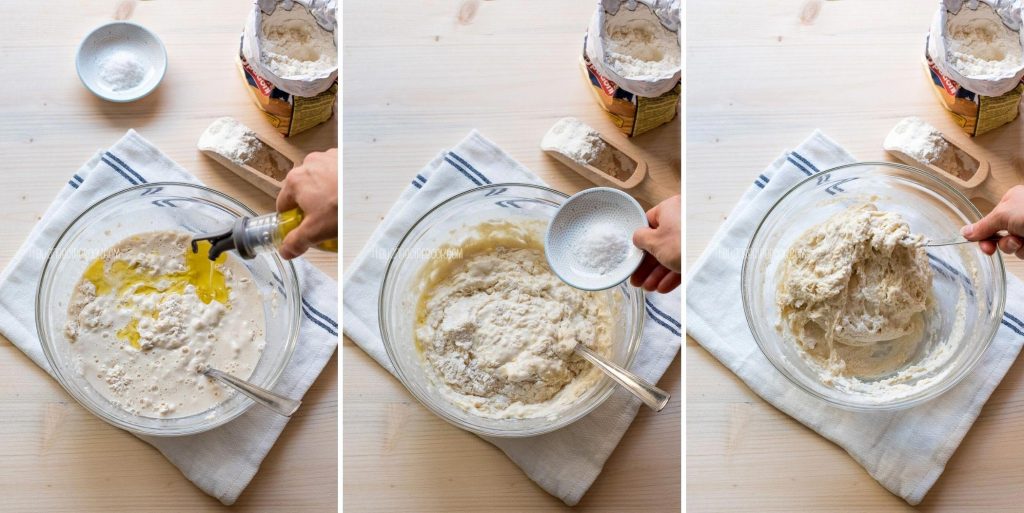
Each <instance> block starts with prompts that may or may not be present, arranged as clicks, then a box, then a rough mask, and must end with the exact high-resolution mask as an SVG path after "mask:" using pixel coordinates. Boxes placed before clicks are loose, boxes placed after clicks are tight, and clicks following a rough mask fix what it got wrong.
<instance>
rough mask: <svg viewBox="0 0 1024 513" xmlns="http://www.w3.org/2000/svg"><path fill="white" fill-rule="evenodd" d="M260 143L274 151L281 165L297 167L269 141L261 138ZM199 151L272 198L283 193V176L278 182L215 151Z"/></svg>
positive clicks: (289, 168) (275, 157) (266, 174)
mask: <svg viewBox="0 0 1024 513" xmlns="http://www.w3.org/2000/svg"><path fill="white" fill-rule="evenodd" d="M260 141H263V144H266V145H267V147H268V148H270V149H271V150H273V154H274V159H275V160H276V161H277V162H279V163H287V166H286V167H287V169H288V170H291V169H292V168H293V167H295V162H294V161H292V160H291V159H289V158H288V157H286V156H284V153H281V152H280V151H279V150H278V149H277V148H274V147H273V146H271V145H270V144H268V143H267V141H265V140H263V139H262V138H260ZM199 151H202V152H203V153H205V154H206V155H208V156H209V157H210V158H212V159H213V160H216V161H217V162H218V163H220V165H222V166H224V167H226V168H228V169H230V170H231V171H232V172H233V173H235V174H236V175H238V176H240V177H242V179H244V180H245V181H247V182H249V183H251V184H253V185H254V186H256V187H257V188H258V189H259V190H261V191H263V192H265V193H267V194H269V195H270V197H271V198H276V197H277V195H278V193H280V192H281V187H282V185H283V184H282V182H283V181H284V176H282V177H281V179H280V180H278V179H276V178H274V177H273V176H271V175H270V174H268V173H265V172H264V171H262V170H259V169H256V168H254V167H252V166H249V165H245V164H238V163H237V162H235V161H233V160H231V159H229V158H227V157H225V156H224V155H221V154H219V153H217V152H215V151H213V150H199ZM284 174H287V171H285V173H284Z"/></svg>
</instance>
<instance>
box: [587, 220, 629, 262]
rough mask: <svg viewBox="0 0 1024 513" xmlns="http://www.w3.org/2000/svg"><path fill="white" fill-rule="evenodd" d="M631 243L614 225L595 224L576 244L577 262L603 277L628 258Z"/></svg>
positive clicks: (588, 228)
mask: <svg viewBox="0 0 1024 513" xmlns="http://www.w3.org/2000/svg"><path fill="white" fill-rule="evenodd" d="M631 245H632V242H631V241H630V240H629V237H628V236H627V235H626V234H625V233H623V231H622V230H621V229H619V228H618V227H617V226H615V225H614V224H611V223H608V222H597V223H593V224H591V225H590V226H588V227H587V229H586V230H585V231H584V232H583V236H582V237H581V238H580V240H579V242H578V243H577V244H576V247H575V250H574V255H575V257H576V260H577V262H578V263H579V264H580V265H581V266H583V267H584V268H586V269H587V270H592V271H594V272H596V273H597V274H600V275H605V274H608V273H609V272H611V271H612V270H614V269H615V268H616V267H618V266H619V265H621V264H622V262H623V261H625V260H626V257H627V256H629V248H630V246H631Z"/></svg>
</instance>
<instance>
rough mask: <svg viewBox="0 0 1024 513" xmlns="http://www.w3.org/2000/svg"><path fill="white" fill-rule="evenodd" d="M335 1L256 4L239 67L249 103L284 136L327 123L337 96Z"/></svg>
mask: <svg viewBox="0 0 1024 513" xmlns="http://www.w3.org/2000/svg"><path fill="white" fill-rule="evenodd" d="M336 11H337V2H336V0H258V1H257V2H254V3H253V8H252V11H251V12H250V13H249V18H248V19H247V20H246V23H245V29H244V30H243V32H242V43H241V48H240V50H239V53H238V65H239V68H240V69H241V72H242V78H244V79H245V83H246V85H247V86H248V91H249V94H250V95H251V96H252V99H253V101H255V102H256V105H258V106H259V108H260V109H261V110H262V111H263V113H264V114H265V115H266V118H267V120H268V121H269V122H270V124H272V125H274V127H275V128H277V131H278V132H280V133H282V134H284V135H285V136H286V137H287V136H290V135H295V134H297V133H300V132H303V131H305V130H308V129H310V128H312V127H314V126H316V125H319V124H321V123H324V122H326V121H327V120H329V119H331V117H332V116H333V115H334V104H335V102H336V100H337V97H338V39H337V33H336V30H335V29H336V27H337V16H336Z"/></svg>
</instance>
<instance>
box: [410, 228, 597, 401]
mask: <svg viewBox="0 0 1024 513" xmlns="http://www.w3.org/2000/svg"><path fill="white" fill-rule="evenodd" d="M543 228H544V227H543V225H538V226H537V227H536V230H533V231H531V234H532V235H527V239H526V240H524V239H523V238H521V233H522V225H519V226H512V225H510V224H509V225H502V224H500V223H496V224H490V225H487V226H482V228H481V229H480V230H479V233H480V236H479V238H477V239H475V240H472V241H471V242H468V243H466V244H463V245H461V246H459V247H458V248H457V249H458V250H459V252H458V254H459V255H460V258H458V259H456V260H454V261H448V260H442V259H438V260H434V261H431V262H430V263H428V264H427V267H426V268H425V275H426V276H429V282H428V283H427V284H426V288H425V292H424V294H423V295H422V297H421V298H420V303H419V308H418V313H417V318H418V321H417V327H416V341H417V344H418V346H419V347H420V348H421V350H422V351H423V356H424V359H425V360H426V362H427V364H428V365H429V367H430V368H431V369H432V371H433V374H435V375H436V380H437V381H438V382H439V383H438V385H439V386H438V389H439V391H440V392H441V393H442V394H443V395H444V396H445V397H447V398H448V399H449V400H450V401H451V402H452V403H453V404H456V405H458V406H460V407H461V408H463V409H465V410H467V411H469V412H472V413H474V414H477V415H480V416H483V417H488V418H536V417H549V416H556V415H557V414H558V413H559V412H561V411H563V410H564V409H565V408H566V407H567V406H569V405H571V404H572V403H574V402H575V401H576V400H577V399H578V398H579V397H580V396H581V395H583V394H584V393H585V392H586V391H587V390H589V389H590V388H591V387H593V386H594V384H595V383H596V382H597V381H598V380H599V379H600V378H601V374H600V371H598V370H597V369H595V368H593V367H592V366H590V365H589V364H588V363H586V361H585V360H583V359H582V358H581V357H579V356H577V355H576V354H575V353H574V352H573V348H574V347H575V346H576V344H586V345H587V346H588V347H590V348H592V349H594V350H595V351H597V352H598V353H600V354H608V352H609V351H610V345H611V314H610V305H609V302H608V299H607V295H605V294H604V293H594V292H584V291H582V290H577V289H574V288H572V287H570V286H568V285H566V284H565V283H563V282H562V281H561V280H559V279H558V278H557V277H556V276H555V275H554V274H553V273H552V272H551V271H550V269H549V268H548V266H547V262H546V261H545V259H544V250H543V245H542V244H543V243H542V242H541V241H540V240H539V239H540V238H541V237H542V236H543V235H542V234H543ZM534 232H535V233H534Z"/></svg>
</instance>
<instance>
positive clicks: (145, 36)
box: [75, 21, 167, 102]
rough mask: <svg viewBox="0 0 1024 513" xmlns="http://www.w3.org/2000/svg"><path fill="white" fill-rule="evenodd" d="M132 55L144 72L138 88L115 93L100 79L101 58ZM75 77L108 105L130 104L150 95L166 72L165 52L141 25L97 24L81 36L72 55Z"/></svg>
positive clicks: (150, 33) (154, 36) (123, 22)
mask: <svg viewBox="0 0 1024 513" xmlns="http://www.w3.org/2000/svg"><path fill="white" fill-rule="evenodd" d="M119 51H124V52H129V53H131V54H133V55H135V56H136V57H137V58H138V59H139V61H140V62H141V64H142V67H143V68H144V69H145V70H146V71H145V75H144V77H143V78H142V81H141V82H139V83H138V85H136V86H134V87H131V88H128V89H121V90H115V89H114V88H113V87H111V85H110V84H108V83H107V82H106V81H104V80H103V79H102V78H101V77H100V66H101V63H102V62H103V60H104V59H106V58H107V57H109V56H111V55H113V54H114V53H115V52H119ZM75 67H76V68H77V70H78V78H80V79H81V80H82V84H85V87H86V89H88V90H89V91H92V93H93V94H95V95H96V96H99V97H100V98H103V99H104V100H108V101H112V102H133V101H135V100H138V99H140V98H142V97H144V96H146V95H147V94H149V93H151V92H152V91H153V90H154V89H156V86H158V85H160V81H162V80H163V78H164V73H165V72H166V71H167V50H166V49H165V48H164V44H163V43H162V42H161V41H160V39H159V38H158V37H156V35H155V34H153V33H152V32H150V31H149V30H148V29H146V28H145V27H143V26H142V25H138V24H136V23H131V22H128V21H114V22H111V23H107V24H106V25H101V26H99V27H97V28H96V29H94V30H93V31H92V32H90V33H89V35H87V36H85V39H83V40H82V43H81V44H79V45H78V53H77V55H76V56H75Z"/></svg>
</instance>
